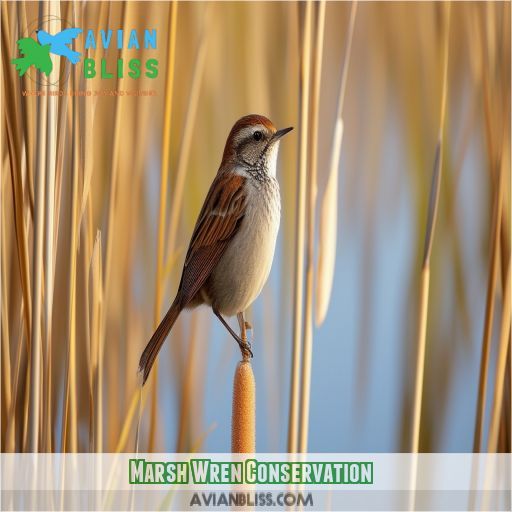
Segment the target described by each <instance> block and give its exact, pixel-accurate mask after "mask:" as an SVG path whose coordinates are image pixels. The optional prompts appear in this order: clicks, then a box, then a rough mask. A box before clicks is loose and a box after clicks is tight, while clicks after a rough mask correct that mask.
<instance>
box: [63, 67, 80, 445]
mask: <svg viewBox="0 0 512 512" xmlns="http://www.w3.org/2000/svg"><path fill="white" fill-rule="evenodd" d="M73 84H76V73H75V72H73ZM72 102H73V107H72V137H71V140H72V141H73V145H72V150H71V151H72V154H71V180H70V184H71V187H70V204H71V216H70V219H69V245H68V248H67V249H68V252H67V259H68V261H69V279H68V290H67V293H68V328H67V335H68V347H67V357H66V370H65V373H66V378H65V383H66V384H65V395H64V408H63V411H64V412H63V415H62V423H63V426H62V439H61V451H62V452H65V451H66V448H67V444H68V433H69V449H70V451H71V452H76V451H77V449H78V437H77V388H76V278H77V272H76V269H77V251H78V226H77V219H78V174H79V167H78V151H79V148H78V140H79V139H78V99H77V98H76V97H74V98H73V99H72ZM68 420H69V427H68Z"/></svg>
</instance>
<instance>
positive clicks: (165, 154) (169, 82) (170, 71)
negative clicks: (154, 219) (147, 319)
mask: <svg viewBox="0 0 512 512" xmlns="http://www.w3.org/2000/svg"><path fill="white" fill-rule="evenodd" d="M177 20H178V2H177V1H176V0H174V1H173V2H172V3H171V5H170V8H169V40H168V43H167V74H166V79H165V107H164V131H163V136H162V167H161V171H160V203H159V204H160V206H159V213H158V239H157V256H156V258H157V261H156V282H155V308H154V310H153V326H154V328H155V329H156V327H157V326H158V322H159V321H160V310H161V308H162V296H163V291H164V283H163V270H164V242H165V241H164V236H165V215H166V211H167V188H168V181H169V166H170V154H171V120H172V106H173V104H172V95H173V89H174V68H175V61H176V31H177ZM152 381H153V382H154V383H156V382H158V361H156V362H155V365H154V368H153V377H152ZM156 399H157V388H156V385H154V386H153V389H152V394H151V412H150V420H149V421H150V423H149V439H148V451H153V447H154V444H155V431H156V416H157V407H156V401H157V400H156Z"/></svg>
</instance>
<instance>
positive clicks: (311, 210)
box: [298, 0, 325, 452]
mask: <svg viewBox="0 0 512 512" xmlns="http://www.w3.org/2000/svg"><path fill="white" fill-rule="evenodd" d="M315 7H316V9H315V10H316V29H315V30H316V37H315V51H314V58H313V63H314V64H313V76H312V84H313V86H312V90H311V96H312V98H311V111H312V112H311V130H310V140H309V146H310V148H311V150H310V162H309V168H310V172H309V180H308V187H307V216H306V229H307V232H306V234H307V242H306V245H307V248H306V286H305V290H304V295H305V300H304V315H303V316H304V342H303V347H302V353H303V356H302V372H301V381H302V385H301V390H300V415H299V434H298V437H299V441H298V443H299V446H298V451H299V452H306V451H307V445H308V431H309V400H310V387H311V359H312V355H313V268H314V244H315V208H316V194H317V166H318V161H317V159H318V121H319V110H320V83H321V77H322V57H323V45H324V28H325V1H323V0H322V1H320V2H319V3H318V4H316V5H315Z"/></svg>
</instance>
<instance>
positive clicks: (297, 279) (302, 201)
mask: <svg viewBox="0 0 512 512" xmlns="http://www.w3.org/2000/svg"><path fill="white" fill-rule="evenodd" d="M299 9H301V10H304V13H303V25H302V30H300V31H299V34H300V35H299V37H300V47H301V57H300V74H299V102H300V103H299V118H300V122H299V147H298V180H297V189H296V190H297V200H296V201H297V202H296V204H297V215H296V223H295V262H294V265H295V267H294V294H293V301H294V302H293V338H292V340H293V341H292V371H291V384H290V407H289V414H288V452H296V451H297V450H298V447H299V446H298V431H299V372H300V362H301V342H302V301H303V290H304V233H305V225H306V177H307V165H308V150H307V149H308V148H307V144H308V124H309V90H310V67H311V45H312V41H311V39H312V23H313V12H312V11H313V3H312V2H311V0H308V1H307V2H306V3H305V5H304V4H302V3H300V4H299Z"/></svg>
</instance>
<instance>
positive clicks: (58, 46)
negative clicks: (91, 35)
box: [36, 28, 82, 64]
mask: <svg viewBox="0 0 512 512" xmlns="http://www.w3.org/2000/svg"><path fill="white" fill-rule="evenodd" d="M81 33H82V29H81V28H67V29H65V30H62V31H60V32H59V33H57V34H55V35H51V34H49V33H48V32H45V31H44V30H36V34H37V40H38V41H39V42H40V43H41V44H42V45H45V44H49V45H50V53H53V54H55V55H62V57H66V58H67V59H68V60H69V61H70V62H71V63H73V64H76V63H77V62H79V61H80V55H81V53H80V52H75V51H73V50H71V48H69V47H68V46H67V45H68V44H71V43H72V41H73V39H75V37H77V36H78V34H81Z"/></svg>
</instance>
